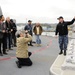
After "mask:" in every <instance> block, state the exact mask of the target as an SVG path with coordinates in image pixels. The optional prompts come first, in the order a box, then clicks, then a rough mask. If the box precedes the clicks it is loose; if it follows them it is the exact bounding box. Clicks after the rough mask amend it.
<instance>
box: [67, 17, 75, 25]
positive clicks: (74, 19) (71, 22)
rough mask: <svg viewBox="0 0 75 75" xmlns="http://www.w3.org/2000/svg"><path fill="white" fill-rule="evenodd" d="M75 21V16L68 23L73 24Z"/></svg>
mask: <svg viewBox="0 0 75 75" xmlns="http://www.w3.org/2000/svg"><path fill="white" fill-rule="evenodd" d="M74 21H75V17H74V18H73V20H72V21H68V22H66V25H72V24H73V23H74Z"/></svg>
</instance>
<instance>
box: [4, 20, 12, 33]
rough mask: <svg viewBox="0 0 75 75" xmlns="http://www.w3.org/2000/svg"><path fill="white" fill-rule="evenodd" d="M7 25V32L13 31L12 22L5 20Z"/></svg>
mask: <svg viewBox="0 0 75 75" xmlns="http://www.w3.org/2000/svg"><path fill="white" fill-rule="evenodd" d="M5 24H6V27H7V33H11V29H13V27H12V24H11V22H9V23H8V22H7V21H6V22H5Z"/></svg>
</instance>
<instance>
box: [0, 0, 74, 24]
mask: <svg viewBox="0 0 75 75" xmlns="http://www.w3.org/2000/svg"><path fill="white" fill-rule="evenodd" d="M0 6H1V8H2V12H3V15H4V16H5V18H6V17H10V18H13V19H16V21H17V23H26V22H27V20H32V21H33V22H34V23H35V22H40V23H57V22H58V20H57V18H58V17H59V16H63V17H64V19H65V20H72V19H73V18H74V16H75V0H0Z"/></svg>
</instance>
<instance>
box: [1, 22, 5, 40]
mask: <svg viewBox="0 0 75 75" xmlns="http://www.w3.org/2000/svg"><path fill="white" fill-rule="evenodd" d="M3 30H4V23H0V39H2V38H3V32H2V31H3Z"/></svg>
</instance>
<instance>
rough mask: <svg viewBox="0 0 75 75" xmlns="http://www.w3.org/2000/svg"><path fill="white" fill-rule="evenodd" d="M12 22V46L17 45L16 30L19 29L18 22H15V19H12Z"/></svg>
mask: <svg viewBox="0 0 75 75" xmlns="http://www.w3.org/2000/svg"><path fill="white" fill-rule="evenodd" d="M10 22H11V24H12V29H13V31H12V46H14V47H16V35H15V34H16V31H17V26H16V24H15V23H14V21H13V19H10Z"/></svg>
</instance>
